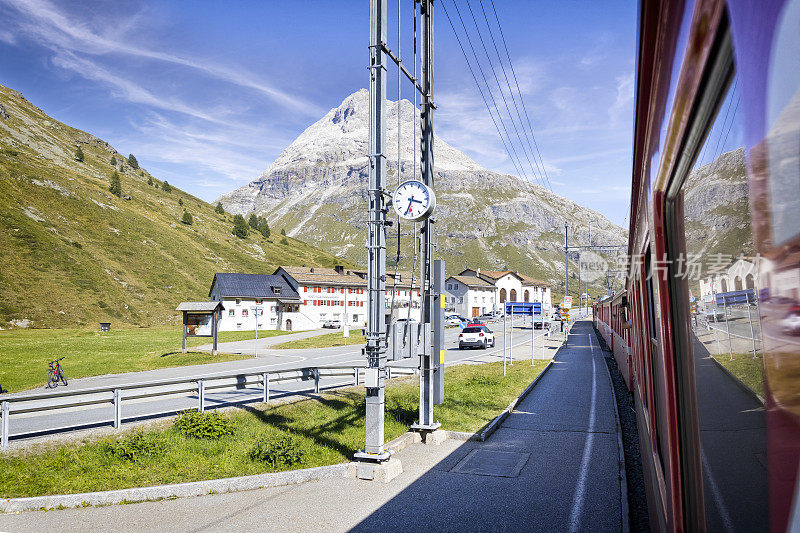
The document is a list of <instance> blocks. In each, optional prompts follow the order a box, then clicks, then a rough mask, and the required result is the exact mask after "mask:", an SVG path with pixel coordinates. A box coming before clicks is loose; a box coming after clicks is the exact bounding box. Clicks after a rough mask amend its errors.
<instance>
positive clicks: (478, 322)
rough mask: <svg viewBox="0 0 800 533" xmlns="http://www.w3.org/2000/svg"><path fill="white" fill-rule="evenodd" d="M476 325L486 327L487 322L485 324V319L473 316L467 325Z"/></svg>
mask: <svg viewBox="0 0 800 533" xmlns="http://www.w3.org/2000/svg"><path fill="white" fill-rule="evenodd" d="M474 326H484V327H485V326H486V324H484V323H483V320H481V319H480V318H475V317H473V318H470V319H469V322H467V327H468V328H469V327H474Z"/></svg>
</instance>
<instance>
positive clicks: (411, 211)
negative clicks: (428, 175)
mask: <svg viewBox="0 0 800 533" xmlns="http://www.w3.org/2000/svg"><path fill="white" fill-rule="evenodd" d="M393 205H394V210H395V211H396V212H397V214H398V215H400V216H401V217H402V218H405V219H406V220H414V221H417V220H423V219H425V218H427V217H428V216H430V214H431V212H432V211H433V208H434V206H435V205H436V197H435V196H434V194H433V191H432V190H431V188H430V187H428V186H427V185H425V184H424V183H422V182H419V181H406V182H404V183H401V184H400V186H399V187H397V189H396V190H395V191H394V197H393Z"/></svg>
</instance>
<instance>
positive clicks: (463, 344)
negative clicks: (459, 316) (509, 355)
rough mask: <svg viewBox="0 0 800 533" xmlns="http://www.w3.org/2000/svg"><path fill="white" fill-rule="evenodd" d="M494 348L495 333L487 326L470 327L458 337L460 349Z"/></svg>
mask: <svg viewBox="0 0 800 533" xmlns="http://www.w3.org/2000/svg"><path fill="white" fill-rule="evenodd" d="M489 346H491V347H494V333H492V330H490V329H489V328H487V327H486V326H469V327H466V328H464V329H463V330H461V334H460V335H459V336H458V349H459V350H463V349H464V348H467V347H469V348H484V349H485V348H487V347H489Z"/></svg>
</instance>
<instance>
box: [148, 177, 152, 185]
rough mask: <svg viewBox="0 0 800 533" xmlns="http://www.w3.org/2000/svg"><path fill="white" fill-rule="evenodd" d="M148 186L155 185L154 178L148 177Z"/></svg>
mask: <svg viewBox="0 0 800 533" xmlns="http://www.w3.org/2000/svg"><path fill="white" fill-rule="evenodd" d="M147 184H148V185H152V184H153V178H152V177H148V178H147Z"/></svg>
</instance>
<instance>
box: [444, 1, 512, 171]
mask: <svg viewBox="0 0 800 533" xmlns="http://www.w3.org/2000/svg"><path fill="white" fill-rule="evenodd" d="M441 6H442V9H443V10H444V14H445V16H446V17H447V22H448V23H449V24H450V28H452V30H453V35H455V38H456V43H457V44H458V47H459V48H460V49H461V53H462V54H463V55H464V61H465V62H466V63H467V68H468V69H469V72H470V74H471V75H472V79H473V80H474V81H475V85H476V86H477V87H478V93H479V94H480V95H481V99H482V100H483V104H484V105H485V106H486V110H487V111H488V113H489V118H490V119H491V121H492V123H493V124H494V127H495V129H496V130H497V135H498V136H499V137H500V142H502V143H503V147H504V148H505V150H506V153H507V154H508V157H509V159H510V160H511V163H512V165H514V168H515V169H516V171H517V173H519V174H520V175H522V174H523V173H522V171H521V170H520V167H519V164H518V163H517V161H516V159H515V157H514V153H512V151H511V150H510V149H509V146H508V143H507V142H506V139H505V137H503V132H502V131H501V130H500V125H498V124H497V120H496V119H495V117H494V113H492V109H491V106H490V105H489V101H488V100H487V99H486V95H485V94H484V93H483V87H481V84H480V82H479V81H478V76H477V75H476V74H475V70H474V69H473V68H472V63H471V62H470V60H469V57H468V56H467V51H466V49H465V48H464V45H463V44H462V42H461V38H460V37H459V35H458V32H457V31H456V27H455V25H454V24H453V19H452V18H451V17H450V13H449V12H448V11H447V6H446V5H445V3H444V2H442V4H441ZM498 118H499V117H498ZM504 129H505V128H504ZM509 142H510V138H509Z"/></svg>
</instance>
